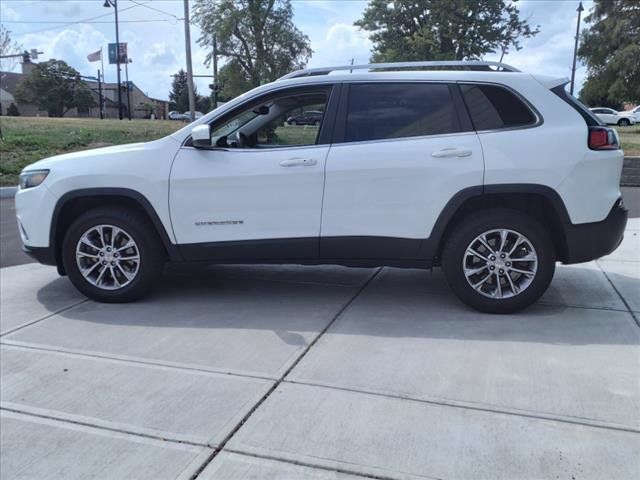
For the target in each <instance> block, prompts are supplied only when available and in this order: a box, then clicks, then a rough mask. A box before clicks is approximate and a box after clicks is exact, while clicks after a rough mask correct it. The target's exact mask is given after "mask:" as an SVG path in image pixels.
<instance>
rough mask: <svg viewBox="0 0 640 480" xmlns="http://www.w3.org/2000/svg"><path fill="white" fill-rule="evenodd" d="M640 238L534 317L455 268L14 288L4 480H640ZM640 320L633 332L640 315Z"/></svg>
mask: <svg viewBox="0 0 640 480" xmlns="http://www.w3.org/2000/svg"><path fill="white" fill-rule="evenodd" d="M638 292H640V219H638V218H636V219H633V220H632V221H631V222H630V223H629V230H628V231H627V234H626V235H625V240H624V242H623V244H622V245H621V246H620V248H619V249H618V250H616V252H615V253H614V254H613V255H611V256H609V257H607V258H604V259H601V260H599V261H598V262H590V263H587V264H581V265H575V266H559V267H558V269H557V272H556V276H555V278H554V280H553V283H552V285H551V287H550V289H549V290H548V292H547V293H546V294H545V296H544V297H543V299H542V300H541V302H539V303H538V304H537V305H535V306H533V307H532V308H530V309H528V310H526V311H524V312H521V313H520V314H516V315H502V316H498V315H482V314H478V313H476V312H474V311H471V310H469V309H467V308H465V307H464V306H463V305H461V304H460V302H458V301H457V300H456V299H455V298H454V297H453V295H452V294H451V292H450V291H449V290H448V289H447V288H446V286H445V282H444V279H443V278H442V275H441V274H440V273H439V272H438V271H434V272H433V273H431V272H428V271H422V270H409V269H407V270H403V269H393V268H384V269H381V270H380V269H347V268H341V267H297V266H238V265H235V266H224V267H223V266H218V267H212V268H205V269H202V270H201V271H199V272H194V271H191V270H190V271H188V272H181V271H173V272H170V273H169V275H168V276H167V278H166V279H165V282H164V283H163V286H162V288H161V289H160V290H158V291H157V292H155V294H153V295H152V296H150V297H149V298H147V299H145V300H144V301H140V302H136V303H131V304H124V305H122V304H121V305H114V304H111V305H109V304H97V303H94V302H91V301H88V300H86V299H84V298H83V297H82V296H80V295H79V294H78V293H77V292H76V291H75V290H74V289H73V288H72V287H71V285H70V283H69V281H68V279H67V278H61V277H58V275H57V274H56V271H55V269H54V268H52V267H45V266H42V265H38V264H28V265H20V266H15V267H8V268H2V269H0V336H1V338H0V343H1V345H0V356H1V360H2V361H1V362H0V369H1V375H0V416H1V419H0V478H3V479H4V478H6V479H11V478H18V477H19V478H47V479H54V480H55V479H57V478H65V479H83V478H96V479H105V480H111V479H124V478H133V479H136V480H146V479H149V480H165V479H166V480H171V479H176V478H177V479H185V480H186V479H189V478H197V479H198V480H213V479H215V480H232V479H251V480H263V479H264V480H271V479H278V480H298V479H305V480H307V479H310V480H358V479H360V480H362V479H363V478H365V479H366V478H369V479H373V478H376V479H381V478H383V479H388V480H406V479H415V480H418V479H422V480H424V479H426V478H429V479H434V478H441V479H447V480H469V479H476V478H495V479H543V478H544V479H557V478H560V479H571V478H576V479H578V478H579V479H581V480H585V479H586V480H589V479H594V480H601V479H616V480H632V479H633V480H637V478H638V472H639V471H640V457H639V456H638V451H640V377H638V371H640V327H639V325H638V323H637V317H638V315H640V295H638ZM634 315H635V318H634Z"/></svg>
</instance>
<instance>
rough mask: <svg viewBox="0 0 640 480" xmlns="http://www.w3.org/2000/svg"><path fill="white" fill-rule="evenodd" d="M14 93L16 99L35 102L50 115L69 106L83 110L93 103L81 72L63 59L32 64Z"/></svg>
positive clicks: (59, 114) (61, 112)
mask: <svg viewBox="0 0 640 480" xmlns="http://www.w3.org/2000/svg"><path fill="white" fill-rule="evenodd" d="M15 97H16V100H18V101H19V102H22V103H33V104H36V105H37V106H38V108H39V109H41V110H46V111H47V113H48V115H49V116H50V117H63V116H64V114H65V113H67V112H68V111H69V110H70V109H72V108H77V109H78V110H86V109H88V108H89V107H93V106H95V105H96V101H95V99H94V97H93V95H92V94H91V90H89V87H87V84H86V83H85V82H83V81H82V79H81V78H80V73H78V71H77V70H76V69H74V68H73V67H70V66H69V65H67V64H66V63H65V62H63V61H62V60H48V61H46V62H40V63H37V64H35V65H34V67H33V70H32V71H31V73H30V74H29V75H28V76H27V77H26V78H25V79H24V80H22V81H21V82H20V83H19V84H18V87H17V88H16V95H15Z"/></svg>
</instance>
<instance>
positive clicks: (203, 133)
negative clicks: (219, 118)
mask: <svg viewBox="0 0 640 480" xmlns="http://www.w3.org/2000/svg"><path fill="white" fill-rule="evenodd" d="M191 143H193V146H194V147H196V148H208V147H210V146H211V131H210V130H209V125H198V126H195V127H193V128H192V129H191Z"/></svg>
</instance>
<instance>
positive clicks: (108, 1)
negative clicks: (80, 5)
mask: <svg viewBox="0 0 640 480" xmlns="http://www.w3.org/2000/svg"><path fill="white" fill-rule="evenodd" d="M103 6H104V7H106V8H109V7H113V9H114V11H115V14H116V69H117V70H116V73H117V75H118V118H119V119H120V120H122V87H121V84H120V83H121V82H120V33H119V32H118V0H104V5H103Z"/></svg>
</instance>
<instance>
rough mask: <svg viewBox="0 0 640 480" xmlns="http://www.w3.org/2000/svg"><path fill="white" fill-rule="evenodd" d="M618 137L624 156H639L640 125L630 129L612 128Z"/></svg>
mask: <svg viewBox="0 0 640 480" xmlns="http://www.w3.org/2000/svg"><path fill="white" fill-rule="evenodd" d="M614 128H615V129H616V130H617V131H618V135H620V143H622V150H624V154H625V155H629V156H640V124H636V125H632V126H630V127H614Z"/></svg>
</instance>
